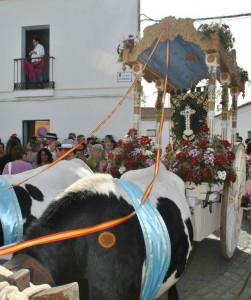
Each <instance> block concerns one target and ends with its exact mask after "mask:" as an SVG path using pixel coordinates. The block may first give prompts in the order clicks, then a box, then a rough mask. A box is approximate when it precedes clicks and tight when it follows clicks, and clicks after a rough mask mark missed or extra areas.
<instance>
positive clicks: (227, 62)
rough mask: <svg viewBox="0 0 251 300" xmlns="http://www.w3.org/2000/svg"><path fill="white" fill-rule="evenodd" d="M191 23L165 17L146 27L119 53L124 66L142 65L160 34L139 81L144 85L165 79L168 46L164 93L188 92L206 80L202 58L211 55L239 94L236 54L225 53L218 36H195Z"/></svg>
mask: <svg viewBox="0 0 251 300" xmlns="http://www.w3.org/2000/svg"><path fill="white" fill-rule="evenodd" d="M193 23H194V20H192V19H175V18H174V17H168V18H165V19H163V20H162V21H161V22H159V23H157V24H154V25H152V26H149V27H147V28H146V29H145V30H144V36H143V38H142V40H141V41H140V42H139V43H138V44H136V45H135V47H134V48H133V49H132V50H128V49H125V50H124V52H123V60H124V63H125V64H127V65H129V66H132V65H133V64H134V63H142V64H145V63H146V61H147V59H148V57H149V55H150V53H151V51H152V49H153V47H154V45H155V43H156V41H157V40H158V37H159V36H160V33H161V32H162V31H163V28H164V31H163V34H162V37H161V40H160V42H159V44H158V46H157V48H156V50H155V52H154V54H153V56H152V57H151V59H150V61H149V63H148V65H147V67H146V69H145V70H144V75H143V77H144V78H145V79H146V80H147V81H148V82H153V81H156V80H158V79H163V80H164V79H165V76H166V67H165V65H166V47H167V42H169V43H170V58H169V67H168V81H169V86H168V91H170V90H175V89H189V88H191V87H193V86H195V85H197V84H198V83H199V82H200V81H201V80H203V79H207V78H208V67H207V65H206V59H205V56H206V54H214V55H215V56H216V57H217V61H218V64H219V67H218V77H219V73H220V72H222V73H228V74H229V75H230V78H231V86H233V87H238V88H239V91H240V92H242V91H243V88H244V86H243V82H242V80H241V74H240V68H239V67H238V65H237V63H236V52H235V50H234V49H232V50H231V51H230V52H228V51H227V50H226V49H225V48H224V47H223V45H222V44H221V42H220V40H219V36H218V34H212V35H211V36H210V37H205V35H203V34H202V33H200V32H197V31H196V29H195V27H194V25H193Z"/></svg>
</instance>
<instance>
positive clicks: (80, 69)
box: [0, 0, 139, 144]
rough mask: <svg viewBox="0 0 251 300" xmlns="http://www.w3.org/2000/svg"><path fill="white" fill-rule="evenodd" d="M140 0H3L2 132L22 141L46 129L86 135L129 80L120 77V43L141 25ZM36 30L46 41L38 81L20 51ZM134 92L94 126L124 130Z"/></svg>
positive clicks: (0, 8) (0, 32) (63, 135)
mask: <svg viewBox="0 0 251 300" xmlns="http://www.w3.org/2000/svg"><path fill="white" fill-rule="evenodd" d="M138 16H139V1H138V0H120V1H118V0H109V1H100V0H91V1H88V0H53V1H51V0H36V1H34V0H1V1H0V38H1V48H0V66H1V68H0V137H1V139H2V141H3V142H6V141H7V140H8V138H9V136H10V135H11V134H12V133H17V135H18V137H20V138H21V140H22V141H23V143H24V144H25V142H26V141H27V138H29V137H30V136H32V135H37V134H38V133H43V132H44V131H46V130H47V131H50V132H53V133H57V134H58V137H59V139H64V138H67V136H68V133H69V132H74V133H76V134H85V135H86V136H88V135H89V134H90V133H91V132H92V131H93V130H94V129H95V128H96V127H97V126H98V125H99V124H100V123H101V122H102V121H103V120H104V119H105V118H106V117H107V116H108V115H109V114H110V112H111V111H112V110H113V109H114V108H115V107H116V105H117V104H118V103H119V101H120V100H121V99H122V97H123V96H124V95H125V94H126V91H127V90H128V88H129V87H130V86H131V84H132V82H130V80H128V77H127V80H126V81H123V80H120V78H119V72H121V67H122V66H121V64H119V63H117V58H118V54H117V46H118V44H119V43H121V42H122V40H123V39H126V38H127V36H128V35H129V34H136V33H137V31H138ZM35 37H38V38H39V39H40V40H41V44H42V45H43V46H44V48H45V64H44V78H43V85H41V86H40V85H37V86H36V85H32V84H31V85H30V84H29V83H30V80H29V76H28V74H27V72H26V71H25V69H24V58H27V57H29V51H30V50H32V49H33V45H32V39H33V38H35ZM132 119H133V95H132V94H130V95H129V96H128V97H127V99H126V100H125V102H124V103H123V104H122V105H121V107H120V108H119V109H118V110H117V112H116V113H115V114H114V115H113V116H112V117H111V118H110V119H109V120H108V121H107V122H106V123H105V124H104V126H102V128H101V129H100V130H99V131H98V132H97V133H96V134H95V135H96V136H98V137H104V135H106V134H113V135H114V136H115V138H120V137H121V136H123V135H125V134H126V133H127V131H128V129H129V128H131V127H132V122H133V120H132Z"/></svg>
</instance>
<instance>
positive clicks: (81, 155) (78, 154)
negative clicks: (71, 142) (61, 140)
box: [74, 148, 87, 162]
mask: <svg viewBox="0 0 251 300" xmlns="http://www.w3.org/2000/svg"><path fill="white" fill-rule="evenodd" d="M74 153H75V156H76V158H79V159H81V160H82V161H84V162H86V161H87V157H86V156H85V150H84V149H79V148H78V149H76V150H75V151H74Z"/></svg>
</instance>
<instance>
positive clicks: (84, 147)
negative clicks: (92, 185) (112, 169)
mask: <svg viewBox="0 0 251 300" xmlns="http://www.w3.org/2000/svg"><path fill="white" fill-rule="evenodd" d="M76 145H78V147H77V148H76V149H75V150H74V151H72V152H70V153H68V154H67V152H69V149H72V148H73V147H75V146H76ZM115 147H116V141H115V140H114V138H113V136H112V135H106V136H105V137H104V138H103V139H99V138H97V137H89V138H87V139H85V136H84V135H83V134H79V135H76V134H75V133H69V135H68V138H67V139H64V140H62V141H61V142H60V141H59V140H58V137H57V134H56V133H47V135H46V138H40V137H32V138H30V139H29V140H28V142H27V144H26V145H25V146H23V145H22V144H21V141H20V139H19V138H18V137H17V135H16V134H12V135H11V136H10V138H9V140H8V141H7V143H6V146H5V145H4V143H2V142H1V141H0V174H3V175H4V174H17V173H21V172H24V171H27V170H31V169H33V168H37V167H40V166H44V165H47V164H50V163H51V162H53V161H54V160H56V159H57V158H60V157H61V156H64V157H63V159H66V160H70V159H73V158H78V159H81V160H82V161H84V162H85V163H87V165H88V166H89V167H90V168H91V169H92V170H93V171H94V172H102V169H103V166H104V164H105V162H106V160H107V157H108V154H109V152H110V151H111V150H112V149H114V148H115Z"/></svg>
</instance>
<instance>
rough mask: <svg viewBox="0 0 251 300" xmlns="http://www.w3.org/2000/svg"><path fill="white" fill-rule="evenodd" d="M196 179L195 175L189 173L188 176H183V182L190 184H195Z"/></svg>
mask: <svg viewBox="0 0 251 300" xmlns="http://www.w3.org/2000/svg"><path fill="white" fill-rule="evenodd" d="M197 180H198V177H197V176H196V174H195V173H193V172H189V173H188V174H186V176H185V181H190V182H197Z"/></svg>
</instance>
